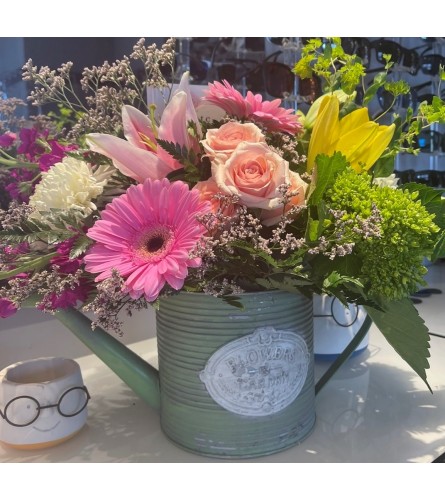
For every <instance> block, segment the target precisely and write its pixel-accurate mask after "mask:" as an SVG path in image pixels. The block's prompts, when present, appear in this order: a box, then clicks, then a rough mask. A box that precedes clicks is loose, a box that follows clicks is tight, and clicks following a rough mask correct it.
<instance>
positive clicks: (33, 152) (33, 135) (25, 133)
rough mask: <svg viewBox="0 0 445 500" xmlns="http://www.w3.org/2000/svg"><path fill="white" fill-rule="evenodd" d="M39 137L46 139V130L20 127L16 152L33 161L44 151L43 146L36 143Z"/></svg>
mask: <svg viewBox="0 0 445 500" xmlns="http://www.w3.org/2000/svg"><path fill="white" fill-rule="evenodd" d="M40 137H42V138H43V139H46V137H48V131H47V130H45V131H44V132H43V133H40V132H39V131H38V130H37V129H35V128H22V129H21V130H20V132H19V138H20V146H19V147H18V148H17V153H19V154H23V155H26V156H27V157H28V159H29V160H31V161H33V160H34V159H35V158H36V157H37V156H40V155H41V154H43V153H44V152H45V148H44V147H43V146H42V145H40V144H38V143H37V140H38V139H39V138H40Z"/></svg>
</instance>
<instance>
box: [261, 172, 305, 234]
mask: <svg viewBox="0 0 445 500" xmlns="http://www.w3.org/2000/svg"><path fill="white" fill-rule="evenodd" d="M289 180H290V186H289V189H288V191H287V192H288V195H289V196H290V199H289V201H288V203H286V204H285V205H283V204H282V205H281V206H280V207H278V208H274V209H272V210H263V211H262V213H261V221H262V223H263V224H264V225H265V226H273V225H274V224H278V222H280V219H281V217H282V216H283V215H285V214H286V213H287V212H289V210H291V209H292V208H293V207H299V206H302V205H305V193H306V188H307V184H306V182H304V180H303V179H302V178H301V177H300V176H299V175H298V174H297V173H296V172H292V171H290V172H289Z"/></svg>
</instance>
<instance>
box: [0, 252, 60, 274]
mask: <svg viewBox="0 0 445 500" xmlns="http://www.w3.org/2000/svg"><path fill="white" fill-rule="evenodd" d="M56 255H57V252H52V253H49V254H47V255H42V256H41V257H37V258H35V259H32V260H29V261H28V262H26V263H25V264H22V265H21V266H19V267H16V268H15V269H11V270H10V271H3V272H0V280H6V279H9V278H13V277H14V276H16V275H17V274H20V273H26V272H28V271H36V270H37V269H41V268H42V267H45V266H46V265H47V264H48V263H49V261H50V260H51V259H52V258H53V257H55V256H56Z"/></svg>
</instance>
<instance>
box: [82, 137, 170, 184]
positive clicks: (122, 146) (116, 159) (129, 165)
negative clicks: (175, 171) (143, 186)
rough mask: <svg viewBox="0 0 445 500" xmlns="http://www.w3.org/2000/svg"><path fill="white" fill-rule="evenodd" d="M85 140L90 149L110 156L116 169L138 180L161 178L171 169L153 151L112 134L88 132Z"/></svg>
mask: <svg viewBox="0 0 445 500" xmlns="http://www.w3.org/2000/svg"><path fill="white" fill-rule="evenodd" d="M86 142H87V144H88V146H89V147H90V149H91V150H92V151H95V152H96V153H101V154H103V155H105V156H107V157H108V158H111V159H112V160H113V164H114V166H115V167H116V168H117V169H118V170H120V171H121V172H122V173H123V174H124V175H127V176H128V177H131V178H132V179H135V180H137V181H138V182H143V181H144V180H145V179H162V178H164V177H165V176H166V175H167V173H168V172H169V171H170V170H171V168H169V167H168V165H166V164H165V163H164V162H163V161H162V160H161V159H160V158H158V157H157V156H156V155H155V154H154V153H151V152H150V151H145V150H144V149H140V148H137V147H135V146H133V145H131V144H130V143H129V142H128V141H125V140H124V139H120V138H118V137H114V136H112V135H108V134H88V135H87V138H86Z"/></svg>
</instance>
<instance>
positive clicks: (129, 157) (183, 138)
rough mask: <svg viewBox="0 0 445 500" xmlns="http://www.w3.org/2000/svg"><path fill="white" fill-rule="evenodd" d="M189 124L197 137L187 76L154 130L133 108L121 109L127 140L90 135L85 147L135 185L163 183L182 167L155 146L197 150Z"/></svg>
mask: <svg viewBox="0 0 445 500" xmlns="http://www.w3.org/2000/svg"><path fill="white" fill-rule="evenodd" d="M189 121H192V122H194V123H195V124H196V129H197V132H198V135H199V136H200V135H201V127H200V124H199V121H198V117H197V115H196V110H195V107H194V105H193V101H192V96H191V92H190V88H189V85H188V73H185V74H184V76H183V77H182V80H181V83H180V85H179V87H178V90H177V91H176V93H175V94H174V95H173V97H172V99H171V100H170V102H169V103H168V105H167V106H166V108H165V110H164V113H163V114H162V117H161V122H160V125H159V128H158V129H157V130H156V127H155V126H154V124H153V123H152V122H151V121H150V119H149V118H148V117H147V116H146V115H144V114H143V113H141V112H140V111H139V110H137V109H136V108H134V107H132V106H124V107H123V109H122V122H123V127H124V135H125V138H126V139H127V140H124V139H120V138H118V137H115V136H112V135H108V134H89V135H87V144H88V145H89V147H90V149H91V150H93V151H95V152H97V153H101V154H103V155H105V156H107V157H108V158H111V159H112V160H113V164H114V166H115V167H116V168H117V169H118V170H120V171H121V172H122V173H123V174H124V175H127V176H128V177H131V178H133V179H135V180H137V181H138V182H143V181H144V180H145V179H147V178H151V179H162V178H164V177H165V176H166V175H167V174H168V173H169V172H171V171H172V170H176V169H178V168H180V167H181V165H180V163H179V162H178V161H176V160H175V159H174V158H173V157H172V156H170V155H169V154H168V153H167V152H166V151H165V150H164V149H163V148H162V147H160V145H158V143H157V138H159V139H163V140H166V141H169V142H173V143H174V144H179V145H180V146H186V147H187V148H188V149H195V150H198V146H199V142H198V141H199V139H200V137H197V138H196V137H192V136H191V135H190V134H189V132H188V123H189Z"/></svg>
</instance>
